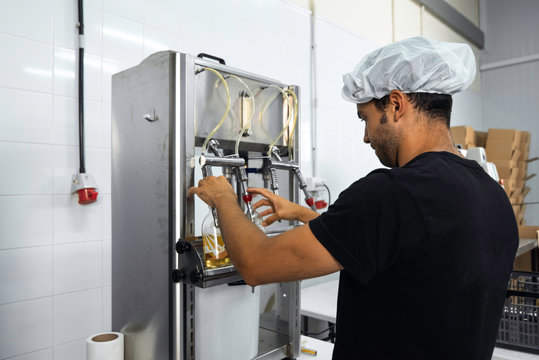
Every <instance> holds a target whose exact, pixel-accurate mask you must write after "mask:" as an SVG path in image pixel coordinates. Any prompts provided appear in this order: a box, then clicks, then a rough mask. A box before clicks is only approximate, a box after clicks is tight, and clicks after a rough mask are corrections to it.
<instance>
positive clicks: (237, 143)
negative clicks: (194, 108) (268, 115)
mask: <svg viewBox="0 0 539 360" xmlns="http://www.w3.org/2000/svg"><path fill="white" fill-rule="evenodd" d="M229 77H230V78H233V79H235V80H237V81H238V82H239V83H240V84H242V85H243V87H244V88H245V90H246V91H247V94H249V96H250V97H251V102H252V104H253V105H252V110H251V114H250V116H249V121H248V123H247V124H248V126H247V127H246V128H244V127H241V125H240V131H239V136H238V138H237V139H236V144H235V146H234V155H238V156H239V146H240V142H241V139H242V137H243V134H244V133H245V131H247V130H248V129H249V128H250V126H251V121H252V119H253V117H254V115H255V108H256V102H255V97H254V95H253V93H252V91H251V88H249V85H247V84H246V83H245V81H243V80H242V79H241V78H239V77H238V76H236V75H234V74H229V75H226V78H229ZM219 83H220V82H219V80H218V81H217V82H216V84H215V85H214V88H215V89H217V87H218V86H219ZM232 115H233V113H232ZM240 116H241V115H240ZM236 120H237V119H236ZM242 125H243V124H242Z"/></svg>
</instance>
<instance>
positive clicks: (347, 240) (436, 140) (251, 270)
mask: <svg viewBox="0 0 539 360" xmlns="http://www.w3.org/2000/svg"><path fill="white" fill-rule="evenodd" d="M474 77H475V60H474V57H473V53H472V52H471V49H470V48H469V47H468V46H467V45H464V44H450V43H439V42H435V41H431V40H428V39H425V38H421V37H418V38H412V39H408V40H404V41H401V42H398V43H394V44H391V45H388V46H386V47H383V48H381V49H379V50H377V51H375V52H373V53H371V54H369V55H367V56H366V57H365V58H364V59H363V60H362V61H361V62H360V64H359V65H358V66H357V67H356V69H355V70H354V72H352V73H350V74H347V75H345V76H344V83H345V84H344V87H343V97H344V98H345V99H346V100H349V101H352V102H354V103H356V104H357V113H358V116H359V117H360V118H361V119H362V120H363V121H365V135H364V141H365V142H366V143H370V144H371V147H372V148H373V149H374V150H375V152H376V155H377V156H378V158H379V159H380V161H381V162H382V164H384V165H385V166H387V167H389V169H379V170H375V171H373V172H371V173H370V174H369V175H367V176H366V177H364V178H362V179H360V180H358V181H356V182H355V183H353V184H352V185H351V186H350V187H349V188H348V189H346V190H345V191H343V192H342V193H341V194H340V196H339V198H338V199H337V201H336V202H335V203H334V204H333V205H331V206H330V207H329V209H328V210H327V212H325V213H324V214H322V215H320V216H318V214H317V213H315V212H314V211H311V210H309V209H307V208H304V207H301V206H299V205H297V204H292V203H290V202H288V201H287V200H285V199H283V198H281V197H278V196H276V195H274V194H272V193H271V192H269V191H268V190H265V189H251V190H250V191H251V192H252V193H255V194H261V195H263V196H264V197H265V198H264V199H262V200H261V201H259V202H258V203H256V204H255V208H258V207H260V206H269V207H270V208H269V209H268V210H266V211H263V212H262V213H261V215H263V216H267V217H266V219H265V221H264V225H269V224H271V223H273V222H274V221H276V220H278V219H286V220H290V219H297V220H300V221H301V222H303V223H305V225H303V226H300V227H298V228H295V229H293V230H291V231H288V232H285V233H283V234H282V235H280V236H277V237H274V238H271V239H270V238H267V237H266V236H265V235H264V234H263V233H262V232H261V231H260V230H258V229H257V228H256V226H255V225H253V224H251V223H250V222H249V221H248V220H247V219H246V218H245V216H244V215H243V213H242V211H241V210H240V208H239V207H238V206H236V205H234V204H236V203H237V202H236V195H235V193H234V191H233V189H232V187H231V186H230V185H229V184H228V183H227V181H226V180H225V179H224V178H223V177H220V178H215V177H208V178H206V179H203V180H201V181H200V183H199V187H198V188H196V187H194V188H192V189H191V190H190V193H191V194H197V195H198V196H199V197H200V198H201V199H202V200H204V201H205V202H206V203H207V204H208V205H210V206H213V207H215V208H216V209H217V212H218V216H219V223H220V224H221V232H222V234H223V238H224V241H225V243H226V246H227V248H228V251H229V254H230V256H231V258H232V261H233V262H234V264H235V265H236V267H237V269H238V271H239V272H240V273H241V274H242V276H243V278H244V279H245V281H246V282H247V283H249V284H250V285H258V284H263V283H270V282H276V281H289V280H297V279H305V278H310V277H315V276H320V275H325V274H329V273H332V272H335V271H339V270H340V271H341V274H340V285H339V298H338V309H337V338H336V342H335V348H334V353H333V358H334V359H414V360H417V359H490V357H491V355H492V350H493V347H494V343H495V337H496V332H497V328H498V322H499V317H500V314H501V311H502V308H503V302H504V298H505V290H506V286H507V281H508V278H509V274H510V272H511V268H512V264H513V259H514V256H515V252H516V248H517V246H518V231H517V226H516V221H515V218H514V215H513V212H512V208H511V205H510V203H509V201H508V199H507V196H506V195H505V193H504V191H503V189H502V188H501V186H500V185H499V184H498V183H496V182H495V181H494V180H492V179H491V178H490V177H489V176H488V175H487V174H486V173H485V172H484V171H483V169H482V168H481V167H480V166H479V165H478V164H477V163H476V162H474V161H471V160H466V159H464V158H463V157H462V156H461V155H460V153H459V152H458V150H457V149H456V148H455V146H454V145H453V142H452V140H451V136H450V132H449V119H450V113H451V106H452V99H451V94H453V93H455V92H457V91H460V90H463V89H465V88H466V87H467V86H469V84H470V83H471V82H472V81H473V79H474Z"/></svg>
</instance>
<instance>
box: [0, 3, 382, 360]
mask: <svg viewBox="0 0 539 360" xmlns="http://www.w3.org/2000/svg"><path fill="white" fill-rule="evenodd" d="M84 14H85V32H86V52H87V55H86V59H85V75H86V76H85V81H86V84H85V109H86V146H87V147H86V168H87V172H89V173H91V174H93V175H94V177H95V178H96V180H97V182H98V186H99V200H98V202H97V203H95V204H92V205H87V206H81V205H78V204H77V199H76V197H75V196H73V195H71V194H70V181H71V175H72V174H74V173H76V172H77V171H78V149H77V144H78V122H77V101H76V96H77V83H76V68H77V62H76V49H77V47H78V43H77V35H76V34H77V29H76V27H75V24H76V22H77V21H76V15H77V2H76V1H74V0H19V1H10V2H7V1H4V2H2V3H1V4H0V49H1V51H2V56H1V57H0V104H1V110H2V116H1V117H0V169H1V176H0V289H1V290H0V360H1V359H18V360H37V359H39V360H52V359H55V360H64V359H65V360H67V359H69V360H83V359H84V358H85V338H86V337H87V336H89V335H91V334H93V333H96V332H100V331H107V330H111V253H110V249H111V205H110V202H111V184H110V176H111V163H110V155H111V150H110V147H111V143H110V134H111V130H110V127H111V118H110V112H111V104H110V101H111V75H112V74H114V73H116V72H118V71H121V70H122V69H125V68H127V67H129V66H133V65H135V64H137V63H139V62H140V61H141V60H142V59H143V58H144V57H145V56H148V55H149V54H151V53H153V52H156V51H158V50H163V49H174V50H179V51H182V52H186V53H191V54H198V53H200V52H206V53H211V54H215V55H218V56H221V57H223V58H225V59H226V60H227V63H228V64H229V65H231V66H233V67H236V68H240V69H243V70H246V71H250V72H253V73H258V74H261V75H264V76H267V77H271V78H276V79H278V80H280V81H283V82H286V83H294V84H298V85H300V86H301V87H302V92H303V98H302V101H301V107H302V108H301V111H302V116H303V118H302V122H301V126H302V130H301V134H302V136H303V139H302V147H301V151H302V158H303V161H302V165H303V167H304V171H305V174H306V175H310V174H311V168H312V166H311V160H312V157H311V153H310V148H311V143H310V139H309V137H310V131H311V128H310V124H309V118H310V114H311V111H310V108H309V104H310V88H309V79H310V75H309V63H310V60H309V53H310V48H309V31H310V29H309V14H307V13H306V11H305V10H303V9H302V8H300V7H297V6H296V5H292V4H291V2H289V1H285V0H86V1H85V9H84ZM317 42H318V47H317V54H318V96H319V108H318V119H319V122H318V137H317V139H318V150H319V153H318V162H317V164H318V167H317V169H318V172H317V175H318V176H322V177H325V178H326V179H327V182H328V185H329V187H330V188H331V189H332V192H333V198H334V199H335V197H336V196H337V195H338V194H339V192H341V191H342V190H343V189H344V188H345V187H346V186H347V185H348V184H350V183H351V182H352V181H354V180H355V179H357V178H359V177H361V176H363V175H365V174H366V173H367V172H369V171H370V170H372V169H373V168H375V167H377V166H378V164H379V163H378V160H377V159H376V158H375V156H374V154H373V153H372V152H371V150H370V148H369V147H368V146H366V145H365V144H363V143H362V137H363V125H362V123H361V122H360V121H359V120H358V119H357V117H356V114H355V113H356V112H355V107H354V105H352V104H349V103H346V102H344V101H343V100H342V99H341V98H340V88H341V75H342V74H343V73H344V72H345V71H349V70H351V69H352V68H353V67H354V65H355V64H356V62H357V61H358V60H359V58H361V57H362V56H363V55H364V54H366V53H367V52H368V51H369V50H371V49H373V48H374V47H376V46H377V44H374V43H372V42H369V41H367V40H364V39H362V38H360V37H358V36H356V35H352V34H350V33H348V32H346V31H344V30H342V29H341V28H340V27H338V26H335V25H333V24H331V23H330V22H328V21H325V20H323V19H319V21H318V23H317Z"/></svg>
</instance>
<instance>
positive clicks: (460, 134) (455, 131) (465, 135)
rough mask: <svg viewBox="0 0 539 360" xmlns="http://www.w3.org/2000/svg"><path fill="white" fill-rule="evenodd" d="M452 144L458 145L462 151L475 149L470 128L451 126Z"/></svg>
mask: <svg viewBox="0 0 539 360" xmlns="http://www.w3.org/2000/svg"><path fill="white" fill-rule="evenodd" d="M451 136H452V137H453V142H454V143H455V144H459V145H461V146H462V148H463V149H468V148H472V147H475V133H474V129H473V127H471V126H467V125H463V126H453V127H452V128H451Z"/></svg>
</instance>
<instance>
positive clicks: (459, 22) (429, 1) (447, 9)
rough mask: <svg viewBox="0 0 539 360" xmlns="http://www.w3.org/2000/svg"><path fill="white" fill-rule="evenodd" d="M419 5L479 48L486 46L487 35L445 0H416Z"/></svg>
mask: <svg viewBox="0 0 539 360" xmlns="http://www.w3.org/2000/svg"><path fill="white" fill-rule="evenodd" d="M414 1H415V2H416V3H418V4H419V5H424V6H425V7H426V8H427V9H428V10H429V11H431V12H432V13H433V14H434V15H435V16H436V17H438V18H439V19H440V20H442V21H443V22H444V23H445V24H447V25H448V26H449V27H450V28H452V29H453V30H455V31H456V32H458V33H459V34H461V35H462V36H464V37H465V38H466V39H467V40H469V41H470V42H472V43H473V44H474V45H476V46H477V47H478V48H480V49H482V48H483V47H484V46H485V35H484V34H483V32H482V31H481V29H479V28H478V27H477V26H475V24H474V23H473V22H471V21H470V20H468V19H467V18H466V17H465V16H464V15H462V14H461V13H460V12H458V11H457V10H455V9H454V8H453V7H452V6H451V5H449V4H448V3H446V2H445V1H443V0H414Z"/></svg>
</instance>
